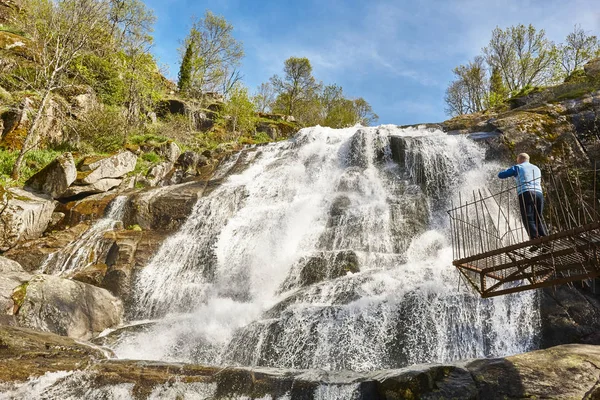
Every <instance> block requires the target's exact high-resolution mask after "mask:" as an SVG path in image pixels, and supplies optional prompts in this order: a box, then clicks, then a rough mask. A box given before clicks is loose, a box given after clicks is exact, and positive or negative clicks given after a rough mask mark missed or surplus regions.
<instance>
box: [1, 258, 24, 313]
mask: <svg viewBox="0 0 600 400" xmlns="http://www.w3.org/2000/svg"><path fill="white" fill-rule="evenodd" d="M29 279H31V274H28V273H27V272H25V270H23V267H21V266H20V265H19V263H18V262H16V261H13V260H10V259H8V258H6V257H2V256H0V313H1V314H12V312H13V309H14V302H13V299H12V294H13V290H14V289H15V288H16V287H18V286H20V285H22V284H23V283H24V282H27V281H28V280H29Z"/></svg>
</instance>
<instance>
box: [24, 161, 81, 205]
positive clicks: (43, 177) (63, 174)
mask: <svg viewBox="0 0 600 400" xmlns="http://www.w3.org/2000/svg"><path fill="white" fill-rule="evenodd" d="M76 178H77V167H75V161H74V160H73V155H72V154H71V153H65V154H63V155H61V156H58V157H57V158H56V159H54V161H52V162H51V163H50V164H48V165H47V166H46V167H44V168H43V169H42V170H41V171H39V172H38V173H36V174H35V175H33V176H32V177H31V178H29V179H28V180H27V182H25V187H26V188H31V189H33V190H37V191H40V192H43V193H46V194H49V195H50V196H52V197H53V198H55V199H57V198H59V197H62V196H63V194H64V193H65V192H66V191H67V189H68V188H69V186H71V184H72V183H73V182H75V179H76Z"/></svg>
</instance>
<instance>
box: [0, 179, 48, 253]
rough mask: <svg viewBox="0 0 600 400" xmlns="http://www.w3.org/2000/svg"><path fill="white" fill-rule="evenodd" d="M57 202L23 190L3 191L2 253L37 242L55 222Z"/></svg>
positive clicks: (0, 206)
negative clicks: (19, 245) (35, 240)
mask: <svg viewBox="0 0 600 400" xmlns="http://www.w3.org/2000/svg"><path fill="white" fill-rule="evenodd" d="M55 208H56V202H55V201H54V200H52V199H50V198H46V197H42V196H41V195H37V194H34V193H31V192H28V191H25V190H23V189H17V188H11V189H8V190H4V189H3V188H2V187H0V251H6V250H8V249H10V248H11V247H14V246H15V245H17V244H18V243H20V242H23V241H25V240H32V239H37V238H38V237H40V236H41V234H42V233H43V232H44V231H45V230H46V228H47V227H48V224H49V223H50V221H51V220H52V214H53V212H54V209H55Z"/></svg>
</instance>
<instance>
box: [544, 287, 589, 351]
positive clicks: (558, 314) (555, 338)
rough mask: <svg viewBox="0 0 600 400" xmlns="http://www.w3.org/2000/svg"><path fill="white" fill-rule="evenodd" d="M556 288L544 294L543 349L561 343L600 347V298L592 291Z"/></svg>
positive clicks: (545, 291)
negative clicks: (598, 345)
mask: <svg viewBox="0 0 600 400" xmlns="http://www.w3.org/2000/svg"><path fill="white" fill-rule="evenodd" d="M575 286H576V287H579V288H580V289H579V290H578V289H577V288H576V287H567V286H557V287H552V288H545V289H543V290H542V291H541V294H540V296H541V300H540V314H541V318H542V332H541V343H540V345H541V346H542V347H550V346H555V345H558V344H562V343H590V344H600V337H598V335H597V333H598V332H600V299H599V298H598V296H597V295H594V294H593V293H591V292H590V291H589V290H584V289H581V287H580V285H579V284H577V283H576V284H575Z"/></svg>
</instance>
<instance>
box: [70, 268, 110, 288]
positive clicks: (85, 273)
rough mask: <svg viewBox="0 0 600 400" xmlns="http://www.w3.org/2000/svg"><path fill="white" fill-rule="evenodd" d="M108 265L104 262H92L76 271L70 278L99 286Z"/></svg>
mask: <svg viewBox="0 0 600 400" xmlns="http://www.w3.org/2000/svg"><path fill="white" fill-rule="evenodd" d="M107 269H108V267H107V266H106V264H94V265H89V266H87V267H85V268H84V269H82V270H80V271H77V272H76V273H75V274H74V275H73V276H71V279H73V280H74V281H78V282H83V283H87V284H88V285H93V286H100V285H101V284H102V281H103V280H104V277H105V275H106V271H107Z"/></svg>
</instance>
